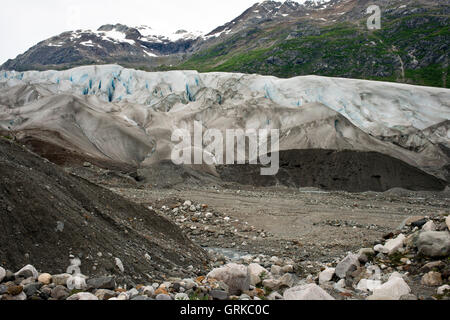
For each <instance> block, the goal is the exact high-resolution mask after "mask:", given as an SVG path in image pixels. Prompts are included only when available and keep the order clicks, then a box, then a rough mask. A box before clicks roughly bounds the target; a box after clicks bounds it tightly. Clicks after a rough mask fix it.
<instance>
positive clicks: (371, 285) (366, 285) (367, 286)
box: [356, 279, 381, 292]
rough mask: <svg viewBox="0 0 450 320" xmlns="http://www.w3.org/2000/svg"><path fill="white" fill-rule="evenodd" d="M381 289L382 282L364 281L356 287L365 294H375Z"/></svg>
mask: <svg viewBox="0 0 450 320" xmlns="http://www.w3.org/2000/svg"><path fill="white" fill-rule="evenodd" d="M380 287H381V280H369V279H362V280H361V281H360V282H359V283H358V285H357V286H356V289H357V290H360V291H364V292H368V291H371V292H373V291H374V290H375V289H378V288H380Z"/></svg>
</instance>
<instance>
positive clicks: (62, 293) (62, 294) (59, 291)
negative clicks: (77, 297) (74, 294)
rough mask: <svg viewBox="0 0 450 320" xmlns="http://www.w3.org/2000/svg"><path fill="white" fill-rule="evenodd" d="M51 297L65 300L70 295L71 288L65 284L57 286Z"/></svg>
mask: <svg viewBox="0 0 450 320" xmlns="http://www.w3.org/2000/svg"><path fill="white" fill-rule="evenodd" d="M51 297H52V298H53V299H56V300H65V299H67V298H68V297H69V290H67V288H66V287H63V286H56V287H55V288H53V290H52V293H51Z"/></svg>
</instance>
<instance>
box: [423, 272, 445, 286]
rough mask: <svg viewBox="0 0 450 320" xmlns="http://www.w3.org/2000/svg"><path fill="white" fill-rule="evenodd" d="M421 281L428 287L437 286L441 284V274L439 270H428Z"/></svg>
mask: <svg viewBox="0 0 450 320" xmlns="http://www.w3.org/2000/svg"><path fill="white" fill-rule="evenodd" d="M421 283H422V284H423V285H424V286H428V287H437V286H440V285H442V276H441V274H440V273H439V272H434V271H430V272H428V273H427V274H425V275H424V276H423V277H422V281H421Z"/></svg>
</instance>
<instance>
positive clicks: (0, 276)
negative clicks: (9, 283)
mask: <svg viewBox="0 0 450 320" xmlns="http://www.w3.org/2000/svg"><path fill="white" fill-rule="evenodd" d="M5 277H6V270H5V269H3V268H2V267H0V283H1V282H2V281H3V279H5Z"/></svg>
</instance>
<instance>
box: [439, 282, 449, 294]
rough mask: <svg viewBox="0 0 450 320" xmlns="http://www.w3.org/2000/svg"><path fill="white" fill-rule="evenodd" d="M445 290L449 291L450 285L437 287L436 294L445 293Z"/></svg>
mask: <svg viewBox="0 0 450 320" xmlns="http://www.w3.org/2000/svg"><path fill="white" fill-rule="evenodd" d="M446 292H450V286H449V285H448V284H446V285H443V286H441V287H439V288H438V289H437V294H445V293H446Z"/></svg>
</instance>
